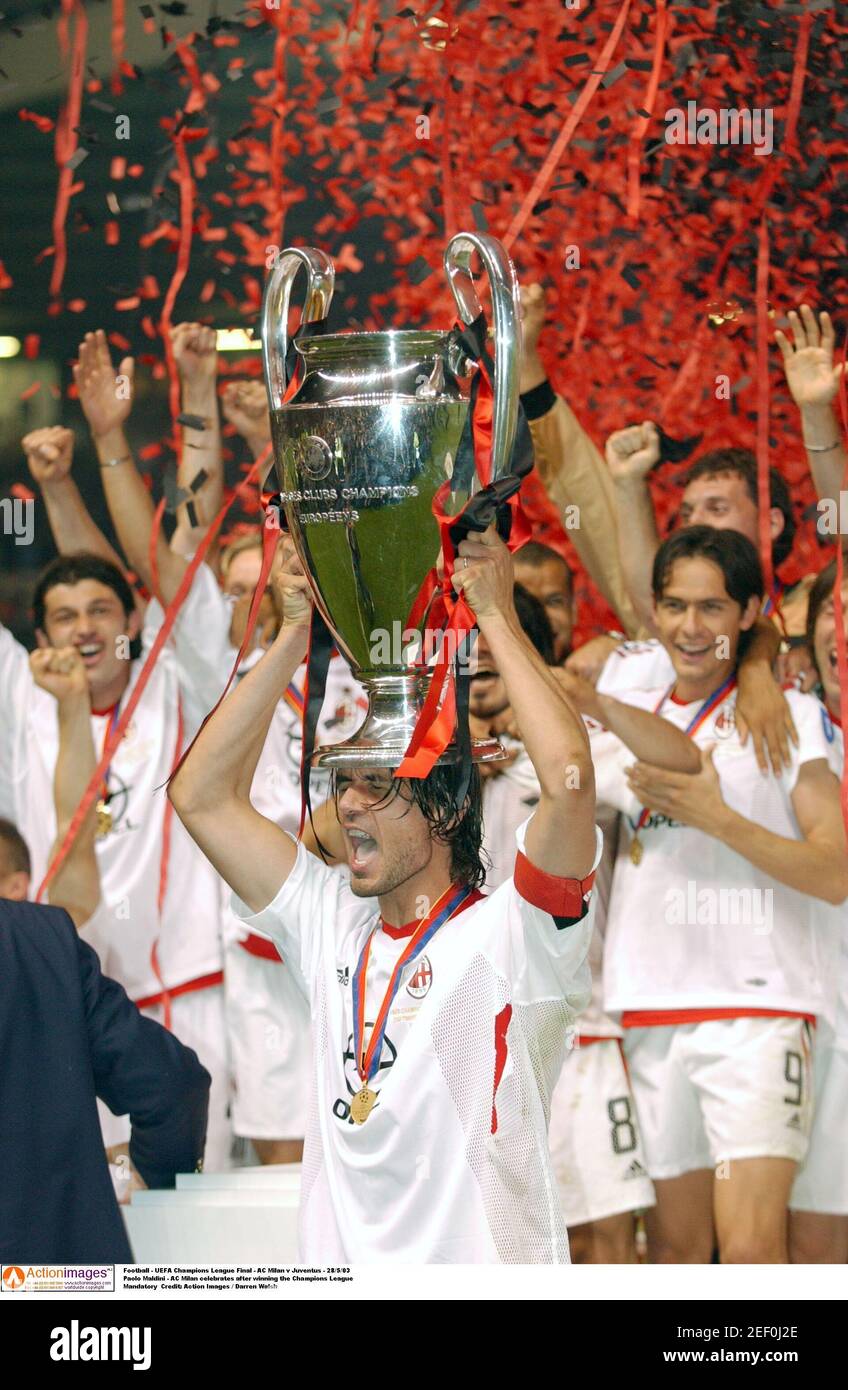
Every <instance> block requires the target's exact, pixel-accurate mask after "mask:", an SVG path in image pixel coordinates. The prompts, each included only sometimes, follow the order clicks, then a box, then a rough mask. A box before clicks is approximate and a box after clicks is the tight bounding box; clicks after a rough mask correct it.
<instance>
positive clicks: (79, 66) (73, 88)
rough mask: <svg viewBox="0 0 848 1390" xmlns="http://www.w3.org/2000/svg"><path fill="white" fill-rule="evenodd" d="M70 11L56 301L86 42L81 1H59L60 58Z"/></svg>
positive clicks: (53, 283) (58, 149) (59, 150)
mask: <svg viewBox="0 0 848 1390" xmlns="http://www.w3.org/2000/svg"><path fill="white" fill-rule="evenodd" d="M71 9H72V11H73V14H74V18H75V24H74V42H73V50H72V53H71V75H70V80H69V83H68V100H67V102H66V103H65V105H64V106H63V107H62V110H61V112H60V113H59V119H58V121H57V122H56V136H55V142H54V150H55V157H56V163H57V165H58V166H59V184H58V188H57V190H56V205H55V208H54V210H53V245H54V246H55V248H56V255H55V259H54V261H53V270H52V273H51V276H50V296H51V298H52V299H55V298H56V296H57V295H58V294H59V291H60V290H61V288H62V282H63V280H64V278H65V269H66V267H67V263H68V243H67V236H66V232H65V223H66V221H67V217H68V205H69V203H70V201H71V196H72V194H73V192H74V191H75V188H74V171H73V169H69V168H68V161H69V159H70V158H71V156H72V155H73V154H74V153H75V152H76V149H77V143H78V142H77V135H76V129H75V127H78V126H79V123H80V113H81V111H82V84H83V77H84V75H85V50H86V44H87V41H88V19H87V18H86V13H85V8H84V6H83V4H82V0H63V3H62V17H61V19H60V21H59V42H60V48H61V49H62V56H63V57H64V56H65V54H66V51H67V32H68V31H67V23H68V15H69V13H70V11H71ZM78 187H82V185H81V184H80V185H78Z"/></svg>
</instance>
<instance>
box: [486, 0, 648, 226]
mask: <svg viewBox="0 0 848 1390" xmlns="http://www.w3.org/2000/svg"><path fill="white" fill-rule="evenodd" d="M629 12H630V0H624V3H623V4H622V6H621V9H620V10H619V13H618V18H617V19H616V21H615V24H614V25H613V30H612V33H611V34H610V36H609V38H608V39H607V41H606V43H605V44H604V47H603V49H602V51H601V56H600V57H599V58H598V59H597V61H596V62H595V65H594V67H593V69H592V76H591V77H590V78H589V80H588V82H587V83H586V85H585V87H584V88H583V91H582V92H581V93H580V96H579V97H578V98H577V101H576V102H575V104H574V106H573V107H572V110H571V114H570V115H569V117H568V119H567V120H566V122H565V125H564V126H563V128H562V130H561V131H560V133H559V135H558V136H557V138H556V140H555V141H554V143H553V145H552V146H551V148H550V150H549V151H548V154H547V157H546V159H545V162H544V164H543V165H542V167H541V169H540V170H539V172H538V174H537V175H536V178H535V179H534V180H533V184H532V186H531V188H530V191H529V193H528V194H527V196H526V197H525V199H524V202H523V203H522V204H521V207H520V208H519V210H518V212H517V213H516V214H515V217H514V218H513V219H512V222H511V223H510V225H509V230H508V231H507V234H506V236H505V237H504V238H503V244H504V246H505V247H506V249H507V251H509V250H510V248H511V246H512V244H513V242H514V241H515V240H516V238H517V237H518V236H520V234H521V232H522V230H523V229H524V224H525V223H526V221H527V219H528V217H529V216H530V214H531V213H532V211H533V208H534V207H535V206H536V203H538V201H539V199H540V198H541V196H542V194H543V193H544V191H545V189H546V188H547V186H548V184H549V183H550V181H551V179H552V178H553V176H554V173H555V171H556V167H557V165H558V164H559V161H560V160H561V158H562V156H563V154H564V153H565V150H566V149H567V147H568V142H569V140H570V139H571V137H572V135H573V134H574V132H575V130H576V129H577V126H578V125H579V123H580V119H581V117H582V115H583V112H584V111H585V110H586V107H587V106H588V105H589V102H590V101H591V100H592V97H593V96H594V95H595V93H596V91H597V90H598V87H599V86H600V84H601V78H602V77H603V76H604V74H605V72H606V70H607V68H608V66H609V61H610V58H611V57H612V55H613V53H614V52H615V50H616V48H617V46H618V41H619V39H620V38H621V34H622V30H623V29H624V26H625V24H626V22H627V16H628V14H629Z"/></svg>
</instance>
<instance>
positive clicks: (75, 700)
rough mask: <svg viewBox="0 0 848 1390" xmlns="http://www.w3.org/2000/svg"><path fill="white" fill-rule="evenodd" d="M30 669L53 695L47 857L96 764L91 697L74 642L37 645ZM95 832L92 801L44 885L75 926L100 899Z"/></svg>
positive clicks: (61, 835)
mask: <svg viewBox="0 0 848 1390" xmlns="http://www.w3.org/2000/svg"><path fill="white" fill-rule="evenodd" d="M30 670H31V672H32V678H33V680H34V681H35V684H36V685H39V686H41V688H42V690H46V691H47V692H48V693H49V694H50V695H52V696H53V698H54V699H55V700H56V705H57V716H58V721H59V752H58V756H57V758H56V770H55V772H54V774H53V802H54V805H55V808H56V840H55V842H54V844H53V848H52V850H51V852H50V857H51V859H52V858H53V856H54V855H55V854H56V852H57V850H58V849H59V847H60V845H61V844H62V843H63V841H64V839H65V836H66V835H67V833H68V828H69V826H70V824H71V820H72V819H73V816H74V813H75V811H76V809H77V806H78V805H79V803H80V801H81V800H82V794H83V792H84V791H85V789H86V787H87V786H88V783H89V782H90V780H91V774H92V773H93V772H94V769H95V767H96V765H97V758H96V755H95V751H94V740H93V738H92V735H91V700H90V697H89V692H88V681H87V680H86V675H85V667H84V666H83V664H82V661H81V660H80V655H79V652H78V651H77V650H76V648H75V647H62V648H58V649H56V648H53V647H40V648H38V649H37V650H36V651H34V652H33V653H32V656H31V657H30ZM95 833H96V811H95V807H94V806H93V805H92V806H91V808H90V810H89V812H88V814H87V815H86V817H85V820H84V821H83V823H82V825H81V826H80V829H79V832H78V834H77V836H76V838H75V840H74V843H73V845H72V847H71V850H70V852H69V853H68V855H67V857H66V858H65V860H64V862H63V863H62V865H61V867H60V868H59V870H58V871H57V873H56V874H55V876H54V877H53V878H52V879H51V881H50V884H49V887H48V890H47V896H48V898H49V900H50V902H51V903H52V904H53V905H54V906H56V907H63V908H64V909H65V911H66V912H67V913H68V914H69V915H70V917H71V918H72V919H73V921H74V924H75V926H77V927H78V928H79V927H81V926H83V925H84V924H85V923H86V922H87V921H88V919H89V917H91V916H93V914H94V912H95V910H96V908H97V904H98V903H99V901H100V873H99V870H98V867H97V857H96V855H95V852H94V838H95Z"/></svg>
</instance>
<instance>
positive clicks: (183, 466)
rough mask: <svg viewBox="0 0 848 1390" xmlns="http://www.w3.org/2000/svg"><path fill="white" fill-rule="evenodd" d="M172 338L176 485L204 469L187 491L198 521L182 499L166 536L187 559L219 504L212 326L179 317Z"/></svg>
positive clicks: (218, 426) (215, 361) (218, 437)
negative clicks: (177, 398)
mask: <svg viewBox="0 0 848 1390" xmlns="http://www.w3.org/2000/svg"><path fill="white" fill-rule="evenodd" d="M171 343H172V345H173V349H174V358H175V360H176V363H177V370H178V372H179V374H180V395H181V403H182V414H183V417H184V419H183V425H182V430H183V439H182V451H181V453H180V459H179V464H178V467H177V487H178V488H181V489H182V490H183V491H189V490H190V489H191V484H192V482H194V480H195V479H196V478H197V476H198V474H199V473H205V474H206V477H205V479H204V480H203V482H202V483H201V484H200V486H199V487H198V488H197V490H196V491H195V492H192V495H191V502H192V505H193V510H194V514H195V517H196V522H197V524H196V525H192V518H191V515H190V513H189V511H188V508H187V504H186V503H185V502H183V503H181V504H180V506H179V507H178V508H177V525H176V528H175V530H174V534H173V535H172V536H171V549H172V550H173V551H175V552H176V554H178V555H183V556H185V557H186V558H187V559H188V558H190V557H191V556H192V555H193V554H194V552H195V550H196V549H197V546H198V544H199V542H200V539H201V537H202V535H203V533H204V532H205V530H206V528H207V527H208V526H209V523H210V522H211V521H212V520H213V518H214V517H215V516H216V515H217V513H218V511H219V510H220V507H221V502H222V500H223V496H224V469H223V462H222V459H221V422H220V419H219V416H218V396H217V391H216V384H217V380H218V354H217V351H216V346H215V343H216V338H215V329H214V328H206V327H204V325H203V324H200V323H178V324H177V325H176V326H175V327H174V328H173V329H172V330H171ZM189 421H191V423H189Z"/></svg>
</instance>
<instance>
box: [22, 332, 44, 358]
mask: <svg viewBox="0 0 848 1390" xmlns="http://www.w3.org/2000/svg"><path fill="white" fill-rule="evenodd" d="M40 342H41V338H40V337H39V335H38V334H37V333H27V335H26V337H25V338H24V357H28V358H29V360H30V361H31V362H32V361H33V360H34V358H36V357H37V356H38V345H39V343H40Z"/></svg>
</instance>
